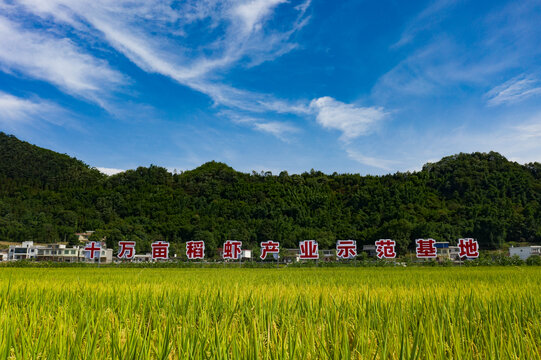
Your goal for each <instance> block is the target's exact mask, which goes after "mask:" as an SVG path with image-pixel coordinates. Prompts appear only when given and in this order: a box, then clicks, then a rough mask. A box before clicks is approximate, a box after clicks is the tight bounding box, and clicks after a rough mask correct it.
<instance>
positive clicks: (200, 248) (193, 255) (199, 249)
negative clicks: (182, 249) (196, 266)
mask: <svg viewBox="0 0 541 360" xmlns="http://www.w3.org/2000/svg"><path fill="white" fill-rule="evenodd" d="M186 257H187V258H188V259H189V260H195V259H199V260H202V259H203V258H204V257H205V242H204V241H188V242H186Z"/></svg>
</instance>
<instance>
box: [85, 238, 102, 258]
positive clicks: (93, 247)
mask: <svg viewBox="0 0 541 360" xmlns="http://www.w3.org/2000/svg"><path fill="white" fill-rule="evenodd" d="M84 250H85V251H86V255H87V257H88V258H89V259H90V260H94V258H95V257H97V258H99V257H100V251H101V244H100V243H99V242H97V241H91V242H89V243H88V244H87V245H86V246H85V248H84ZM96 253H97V254H96Z"/></svg>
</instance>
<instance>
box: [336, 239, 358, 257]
mask: <svg viewBox="0 0 541 360" xmlns="http://www.w3.org/2000/svg"><path fill="white" fill-rule="evenodd" d="M356 256H357V241H355V240H338V242H337V243H336V257H338V258H339V259H352V258H355V257H356Z"/></svg>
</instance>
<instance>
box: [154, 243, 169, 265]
mask: <svg viewBox="0 0 541 360" xmlns="http://www.w3.org/2000/svg"><path fill="white" fill-rule="evenodd" d="M150 247H151V248H152V260H167V259H169V243H168V242H164V241H156V242H153V243H152V244H151V245H150Z"/></svg>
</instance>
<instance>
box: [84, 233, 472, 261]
mask: <svg viewBox="0 0 541 360" xmlns="http://www.w3.org/2000/svg"><path fill="white" fill-rule="evenodd" d="M135 244H136V242H135V241H119V242H118V247H119V251H118V254H117V257H118V259H125V260H133V259H134V258H135ZM374 244H375V250H376V256H377V258H378V259H395V258H396V257H397V253H396V242H395V241H394V240H391V239H379V240H377V241H376V242H375V243H374ZM415 244H416V248H415V254H416V256H417V258H419V259H435V258H437V256H438V251H437V243H436V240H434V239H417V240H415ZM442 244H444V245H445V244H447V243H442ZM440 245H441V243H440ZM457 245H458V246H457V247H458V249H459V254H458V257H460V258H466V259H476V258H478V257H479V243H478V242H477V240H474V239H472V238H464V239H459V240H458V244H457ZM260 246H261V255H260V259H261V260H266V259H268V256H269V255H272V256H273V257H274V259H278V254H279V252H280V243H279V242H277V241H273V240H268V241H263V242H261V243H260ZM151 248H152V260H169V243H168V242H164V241H156V242H154V243H152V244H151ZM101 250H102V244H101V243H99V242H96V241H91V242H89V243H88V244H87V245H86V246H85V247H84V251H85V256H86V257H87V258H88V259H91V260H94V259H95V258H99V257H100V251H101ZM242 251H243V250H242V241H236V240H227V241H226V242H225V243H224V244H223V249H222V258H223V259H224V260H239V259H240V258H241V257H242ZM356 256H357V241H355V240H338V241H337V242H336V257H337V258H338V259H354V258H355V257H356ZM186 257H187V259H188V260H203V259H204V258H205V242H204V241H195V240H194V241H187V242H186ZM299 259H300V260H317V259H319V244H318V243H317V241H316V240H304V241H301V242H299Z"/></svg>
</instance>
